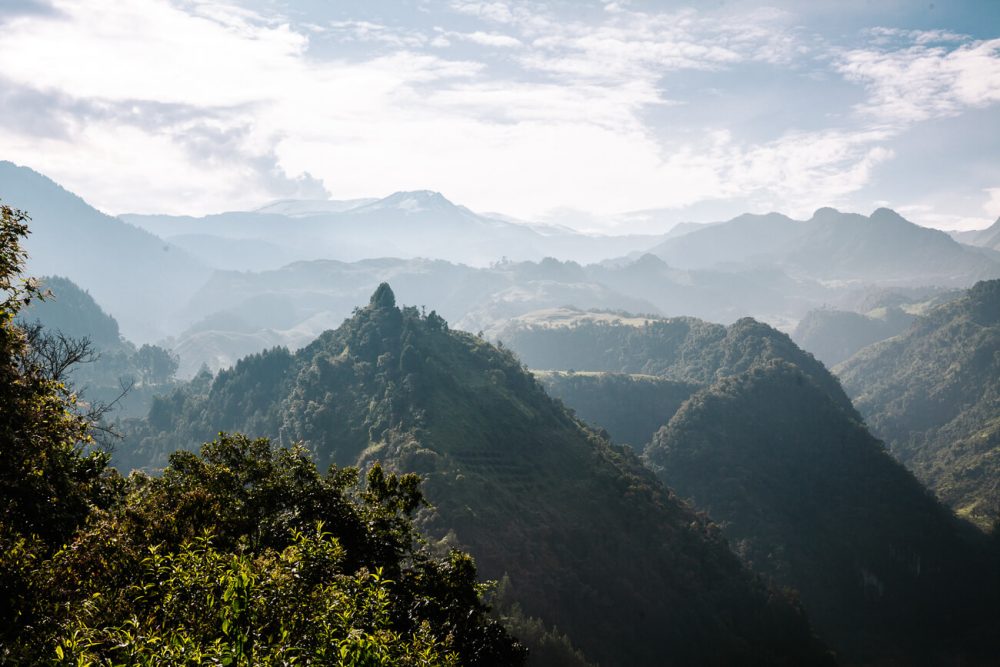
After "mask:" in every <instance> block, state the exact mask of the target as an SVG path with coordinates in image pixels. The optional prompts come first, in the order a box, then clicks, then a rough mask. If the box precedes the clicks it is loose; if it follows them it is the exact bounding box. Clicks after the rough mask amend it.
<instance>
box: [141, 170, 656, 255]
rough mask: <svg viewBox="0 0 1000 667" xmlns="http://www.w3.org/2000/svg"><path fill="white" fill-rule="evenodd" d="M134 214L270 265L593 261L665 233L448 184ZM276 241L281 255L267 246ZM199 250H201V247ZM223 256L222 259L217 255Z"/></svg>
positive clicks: (173, 234)
mask: <svg viewBox="0 0 1000 667" xmlns="http://www.w3.org/2000/svg"><path fill="white" fill-rule="evenodd" d="M122 218H123V219H124V220H127V221H128V222H130V223H133V224H135V225H138V226H140V227H142V228H144V229H147V230H149V231H151V232H153V233H154V234H157V235H159V236H162V237H163V238H166V239H168V240H176V241H177V242H178V243H186V244H192V246H194V245H195V244H194V239H198V240H200V241H201V242H202V243H210V244H212V245H213V246H218V247H223V244H222V242H221V239H225V240H236V241H239V242H240V243H241V244H242V245H243V246H244V247H245V248H256V249H258V250H259V251H261V253H259V254H253V255H250V256H245V255H243V254H241V253H240V252H237V251H235V249H234V251H231V252H228V253H227V252H222V253H218V254H216V253H213V255H212V256H205V257H204V259H205V260H206V261H208V262H209V263H211V264H212V265H213V266H216V267H218V268H232V269H241V270H247V269H257V270H259V269H269V268H277V267H278V266H281V263H282V261H281V258H285V257H290V256H291V257H294V258H295V259H300V260H310V259H335V260H340V261H348V262H351V261H358V260H362V259H366V258H371V257H399V258H404V259H412V258H417V257H425V258H431V259H444V260H448V261H452V262H461V263H464V264H470V265H476V266H487V265H489V264H491V263H494V262H497V261H499V260H501V259H502V258H504V257H507V258H510V259H513V260H536V261H537V260H540V259H542V258H544V257H546V256H554V257H559V258H562V259H572V260H577V261H584V262H593V261H598V260H601V259H605V258H607V257H613V256H617V255H624V254H627V253H629V252H633V251H635V250H639V249H642V248H645V247H648V246H650V245H653V244H655V243H657V242H658V241H659V240H661V239H662V237H660V236H656V235H631V236H629V235H626V236H604V237H600V236H591V235H587V234H581V233H579V232H576V231H573V230H572V229H569V228H567V227H559V226H555V225H537V224H527V223H521V222H515V221H513V219H512V218H508V217H506V216H496V217H492V216H490V215H483V214H478V213H475V212H473V211H471V210H469V209H468V208H466V207H464V206H460V205H457V204H454V203H452V202H451V201H449V200H448V199H447V198H445V197H444V196H443V195H442V194H441V193H439V192H432V191H429V190H417V191H412V192H396V193H394V194H391V195H389V196H388V197H385V198H382V199H375V200H372V199H361V200H349V201H329V202H322V201H282V202H276V203H274V204H271V205H268V206H265V207H263V208H260V209H258V210H256V211H246V212H230V213H223V214H219V215H209V216H205V217H200V218H191V217H183V216H165V215H136V214H128V215H123V216H122ZM264 249H270V251H271V252H272V253H273V254H274V256H275V259H273V260H272V261H267V259H266V257H263V256H261V255H262V254H263V251H264ZM192 250H196V248H195V247H192ZM213 257H214V259H213Z"/></svg>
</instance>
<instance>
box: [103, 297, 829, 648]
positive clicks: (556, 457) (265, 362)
mask: <svg viewBox="0 0 1000 667" xmlns="http://www.w3.org/2000/svg"><path fill="white" fill-rule="evenodd" d="M199 382H201V381H200V380H196V384H194V385H192V386H191V387H190V388H187V389H182V390H180V391H178V392H176V393H174V394H173V395H171V396H168V397H165V398H163V399H159V400H158V401H156V402H155V403H154V406H153V408H152V410H151V411H150V415H149V418H148V419H147V420H145V421H144V422H139V423H135V424H134V430H133V431H132V432H131V434H130V436H129V437H128V438H127V440H126V442H125V443H123V444H122V446H120V447H119V448H118V449H117V450H116V456H118V457H119V464H120V465H124V466H125V467H126V468H128V467H131V466H136V465H147V466H148V465H152V466H157V465H162V463H163V461H164V459H163V456H164V455H165V454H166V453H167V452H169V451H171V450H173V449H174V448H175V447H183V448H190V447H193V446H195V444H196V443H198V442H199V441H200V440H202V439H204V438H205V437H206V435H209V436H210V434H211V433H212V432H213V431H214V430H218V429H220V428H221V429H227V430H230V429H238V430H244V431H250V432H255V433H260V434H269V435H271V436H272V437H274V438H276V439H279V440H280V441H282V442H284V441H287V442H293V441H300V442H303V443H304V444H305V446H306V447H307V448H308V449H309V451H310V452H311V453H312V455H313V457H314V459H315V460H316V461H317V462H318V464H319V465H321V466H325V465H327V464H328V463H336V464H339V465H344V464H360V465H362V466H366V465H368V464H369V463H370V462H372V461H374V460H380V461H382V463H383V465H386V466H388V467H389V468H391V469H396V470H401V471H413V472H418V473H420V474H421V476H422V477H423V478H424V480H425V481H424V488H425V489H426V492H427V495H428V498H429V500H430V502H431V504H432V506H431V507H430V508H428V510H427V511H426V512H425V513H424V514H423V516H422V517H421V525H422V526H423V527H424V528H425V530H426V531H427V532H428V534H429V535H431V536H432V538H433V539H434V540H437V541H438V543H439V545H440V546H441V547H446V546H448V545H462V546H463V547H465V548H467V549H468V550H469V551H470V552H471V553H472V554H473V555H474V556H475V557H476V561H477V565H478V567H479V570H480V572H481V573H482V574H483V575H484V576H487V577H493V578H499V577H505V578H506V581H508V585H509V590H510V594H511V596H512V598H513V599H514V600H515V601H516V603H517V604H518V605H519V607H520V608H521V609H523V611H524V613H526V614H528V615H530V616H532V617H538V618H540V619H542V621H543V622H544V623H546V624H548V625H550V626H556V627H558V629H559V630H560V631H562V632H566V633H567V634H568V635H569V637H570V638H571V639H572V641H573V642H574V644H575V645H577V646H578V647H579V648H580V649H581V650H582V651H583V652H584V653H585V654H586V655H587V657H588V658H590V659H592V660H596V661H598V662H600V664H604V665H642V664H648V665H652V664H663V662H664V661H667V662H670V663H676V664H734V665H735V664H748V663H753V664H788V665H792V664H831V662H832V659H831V658H830V657H829V655H828V654H827V653H826V651H825V649H824V648H823V647H822V645H821V644H819V642H818V641H816V640H815V639H814V638H813V637H812V634H811V631H810V629H809V625H808V622H807V621H806V619H805V617H804V616H803V614H802V612H801V610H800V609H798V608H797V607H796V605H794V604H793V603H791V602H790V601H789V600H788V599H787V598H785V597H783V596H782V595H780V594H778V593H776V592H774V591H769V590H768V589H767V587H766V586H764V584H763V583H762V582H761V581H759V580H757V579H756V578H754V577H753V576H752V575H751V574H750V572H749V571H748V570H746V569H745V567H744V566H743V565H742V564H741V563H740V562H739V560H738V559H737V558H736V556H734V555H733V554H732V552H730V551H729V549H728V547H727V546H726V543H725V541H724V540H722V539H721V536H720V534H719V532H718V529H717V528H716V527H714V526H713V525H712V524H711V523H710V522H708V521H707V519H706V518H704V517H701V516H699V515H698V514H696V513H695V512H694V511H693V510H692V509H691V508H690V507H688V506H686V505H685V504H684V503H682V502H681V501H679V500H678V499H677V498H676V497H675V496H673V495H672V494H671V493H670V492H669V491H668V490H667V489H665V488H664V487H663V486H662V485H661V484H660V483H659V482H657V481H656V479H655V478H654V477H653V475H652V474H651V473H650V472H649V471H648V470H646V469H645V468H644V466H643V465H642V464H641V462H640V461H639V459H638V458H637V457H636V456H635V455H634V454H632V453H631V452H630V450H627V449H623V448H620V447H615V446H612V445H611V443H610V442H609V441H608V440H607V439H606V438H604V437H602V436H601V435H600V434H598V433H596V432H594V431H592V430H590V429H588V428H587V427H585V426H584V425H583V424H582V423H581V422H579V421H577V420H576V419H574V418H573V417H572V416H571V415H570V414H569V413H568V412H567V411H566V410H565V408H563V407H562V406H561V405H560V404H559V403H557V402H555V401H553V400H552V399H551V398H549V397H548V396H547V395H546V393H545V392H544V390H543V389H542V388H541V386H540V385H538V384H537V382H536V381H535V380H534V378H533V377H532V376H531V375H530V374H528V373H527V372H526V371H525V370H524V369H523V368H522V366H521V364H520V362H519V361H518V360H517V359H516V358H515V357H514V356H513V355H512V354H511V353H510V352H508V351H505V350H503V349H500V348H498V347H495V346H493V345H491V344H489V343H488V342H486V341H485V340H483V339H481V338H479V337H477V336H473V335H471V334H468V333H463V332H459V331H454V330H452V329H450V328H449V327H448V325H447V324H446V322H445V321H444V320H443V319H442V318H441V317H440V316H438V315H437V314H436V313H435V312H433V311H431V312H430V313H428V314H426V315H422V314H421V313H420V312H419V311H418V310H417V309H416V308H412V307H407V308H403V309H400V308H399V307H397V306H396V304H395V297H394V295H393V293H392V291H391V289H389V287H388V286H387V285H382V286H379V287H378V288H377V290H376V291H375V293H374V294H373V295H372V297H371V300H370V302H369V305H368V306H366V307H365V308H361V309H359V310H357V311H356V312H355V314H354V316H353V317H352V318H351V319H349V320H348V321H346V322H344V323H343V324H342V325H341V326H340V327H338V328H337V329H336V330H331V331H327V332H325V333H324V334H323V335H321V336H320V337H319V338H318V339H317V340H316V341H314V342H313V343H311V344H310V345H308V346H307V347H305V348H303V349H301V350H300V351H299V352H297V353H295V354H294V355H292V354H289V353H288V352H287V351H286V350H283V349H275V350H272V351H269V352H265V353H262V354H259V355H254V356H251V357H248V358H246V359H243V360H241V361H240V362H239V363H237V364H236V366H235V367H234V368H233V369H232V370H230V371H223V372H221V373H219V375H218V376H217V377H216V378H215V379H214V381H211V382H210V386H208V385H205V384H201V385H200V386H199V385H198V384H197V383H199Z"/></svg>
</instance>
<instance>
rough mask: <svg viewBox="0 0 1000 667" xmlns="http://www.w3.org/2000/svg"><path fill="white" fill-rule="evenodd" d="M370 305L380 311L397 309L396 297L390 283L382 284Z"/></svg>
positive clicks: (373, 295)
mask: <svg viewBox="0 0 1000 667" xmlns="http://www.w3.org/2000/svg"><path fill="white" fill-rule="evenodd" d="M368 305H370V306H371V307H372V308H376V309H379V310H382V309H390V308H395V307H396V295H395V294H394V293H393V291H392V288H391V287H389V283H381V284H380V285H379V286H378V287H377V288H375V292H374V293H373V294H372V298H371V300H369V302H368Z"/></svg>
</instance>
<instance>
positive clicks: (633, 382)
mask: <svg viewBox="0 0 1000 667" xmlns="http://www.w3.org/2000/svg"><path fill="white" fill-rule="evenodd" d="M534 375H535V377H536V378H538V381H539V382H541V383H542V386H543V387H545V391H547V392H548V393H549V395H550V396H554V397H555V398H558V399H560V400H561V401H563V403H565V404H566V405H570V406H572V407H573V411H574V412H575V413H576V416H577V417H579V418H580V419H582V420H583V421H585V422H587V423H588V424H592V425H595V426H599V427H600V428H603V429H605V430H607V432H608V434H609V435H610V436H611V439H612V440H614V441H615V442H616V443H618V444H629V445H632V446H633V448H635V449H638V450H640V451H641V450H642V448H643V447H644V446H645V445H646V443H648V442H649V441H650V440H651V439H652V437H653V434H654V433H655V432H656V431H657V429H659V428H660V426H662V425H663V419H664V415H672V414H674V413H675V412H677V409H678V408H680V406H681V404H682V403H683V402H684V401H686V400H687V399H688V397H689V396H691V394H693V393H694V392H695V391H696V390H697V389H698V385H696V384H692V383H689V382H677V381H675V380H670V379H667V378H662V377H657V376H655V375H628V374H625V373H595V372H579V373H575V372H564V371H535V373H534Z"/></svg>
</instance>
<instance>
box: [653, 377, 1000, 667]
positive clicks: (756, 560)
mask: <svg viewBox="0 0 1000 667" xmlns="http://www.w3.org/2000/svg"><path fill="white" fill-rule="evenodd" d="M645 456H646V459H647V460H648V461H649V462H650V464H651V465H652V466H654V467H655V469H656V470H657V471H658V472H659V475H660V478H661V479H662V480H663V481H664V483H666V484H669V485H670V486H671V488H673V489H675V490H676V492H677V493H678V494H679V495H681V496H682V497H687V498H690V499H691V501H692V502H693V503H694V504H695V506H697V507H698V508H700V509H702V510H704V511H707V512H708V513H709V514H710V515H711V516H712V517H713V518H715V519H716V520H717V521H719V522H720V525H721V526H722V529H723V533H724V534H725V535H726V536H727V537H728V538H729V539H730V540H731V541H732V543H733V545H734V547H735V549H736V550H737V552H738V553H740V554H741V555H742V556H743V557H744V558H745V559H746V561H747V562H749V563H750V564H751V565H752V567H753V568H754V569H755V570H756V571H758V572H761V573H764V574H766V575H768V576H770V577H772V578H773V579H774V580H775V581H777V582H779V583H781V584H783V585H786V586H792V587H794V588H796V589H797V590H798V591H799V592H800V593H801V599H802V602H803V604H804V605H805V608H806V609H808V610H809V611H810V614H811V617H812V619H813V620H814V622H815V624H816V627H817V628H818V629H819V631H820V633H821V635H822V636H823V637H824V638H826V639H827V640H828V641H829V642H830V643H831V645H833V646H834V647H835V648H837V649H838V651H840V652H841V654H842V656H843V657H844V658H845V659H846V660H847V661H848V662H857V663H860V664H980V665H986V664H992V661H993V659H994V658H995V655H996V653H995V651H996V650H997V648H998V647H997V645H996V635H993V638H992V639H990V640H986V641H985V642H984V641H983V640H984V638H986V637H989V636H990V635H989V634H988V632H987V631H991V630H995V629H996V628H997V627H998V626H997V620H998V619H997V616H996V604H997V602H998V591H1000V588H997V586H996V584H997V583H998V580H997V575H998V574H1000V573H998V572H997V568H996V561H995V558H996V553H995V552H991V551H990V549H989V545H988V543H987V540H985V539H984V537H983V536H982V535H981V534H978V532H977V531H975V530H974V529H972V528H970V527H968V526H967V525H964V524H961V523H960V522H959V521H957V520H956V519H955V518H954V517H953V516H952V515H951V513H950V512H949V511H948V510H947V509H946V508H945V507H944V506H942V505H940V504H939V503H938V502H937V501H936V500H935V499H934V498H933V497H932V496H930V495H929V494H928V493H927V492H926V491H925V489H924V488H923V487H922V486H921V485H920V483H919V482H918V481H917V480H916V479H914V478H913V476H912V475H911V474H910V473H909V472H908V471H906V470H905V469H904V468H903V467H902V466H901V465H900V464H899V463H897V462H896V461H895V460H893V459H892V458H891V457H890V456H889V454H888V453H887V452H886V451H885V449H884V448H883V446H882V444H881V443H880V442H879V441H878V440H876V439H875V438H874V437H872V436H871V435H870V434H869V433H868V431H867V430H866V428H865V426H864V424H863V423H862V422H861V421H860V420H859V419H858V417H857V415H856V414H855V413H852V412H848V411H846V410H844V409H843V408H842V407H841V406H838V405H837V404H836V403H835V402H834V401H832V400H831V399H830V397H829V395H828V393H827V391H826V390H825V389H823V388H821V387H820V386H818V385H817V384H816V383H815V382H814V380H813V378H812V377H810V376H809V375H807V374H806V373H804V372H802V371H801V370H800V369H799V368H797V367H796V366H794V365H792V364H788V363H786V362H783V361H777V360H775V361H771V362H768V363H765V364H761V365H758V366H756V367H755V368H753V369H750V370H748V371H746V372H743V373H740V374H738V375H736V376H734V377H730V378H725V379H722V380H720V381H718V382H716V383H714V384H713V385H712V386H711V387H708V388H706V389H704V390H702V391H700V392H699V393H697V394H695V395H694V396H693V397H692V398H691V399H689V400H688V401H687V402H686V403H685V404H684V405H683V407H681V409H680V410H679V411H677V412H676V414H674V415H673V417H672V418H671V419H670V421H669V423H668V424H667V425H666V426H664V427H663V428H662V429H660V431H658V432H657V434H656V436H655V437H654V438H653V440H652V442H651V443H650V445H649V447H648V448H647V450H646V453H645ZM979 633H981V634H979Z"/></svg>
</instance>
